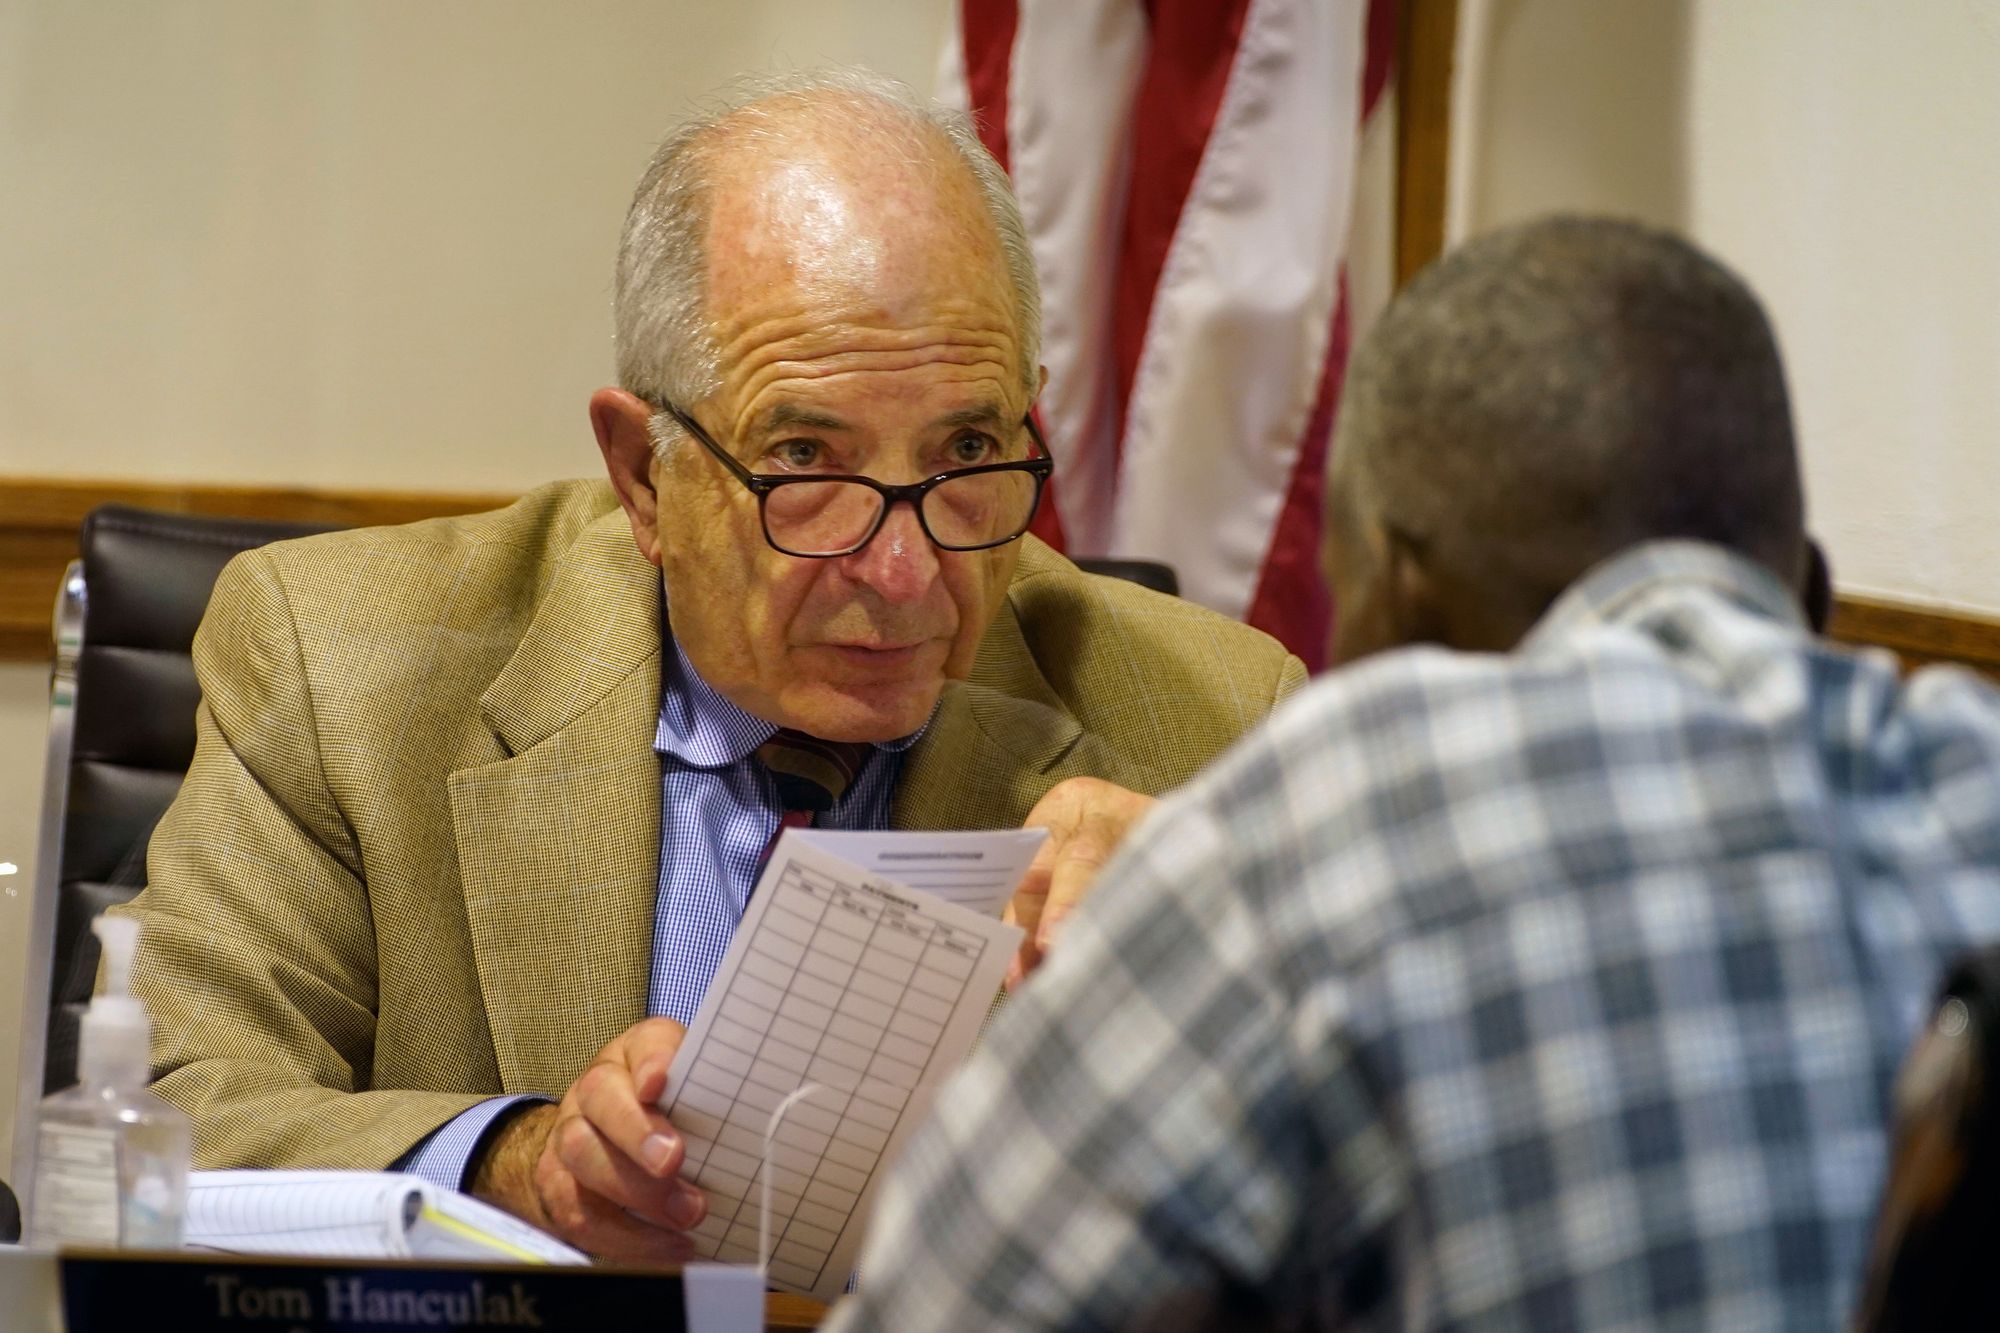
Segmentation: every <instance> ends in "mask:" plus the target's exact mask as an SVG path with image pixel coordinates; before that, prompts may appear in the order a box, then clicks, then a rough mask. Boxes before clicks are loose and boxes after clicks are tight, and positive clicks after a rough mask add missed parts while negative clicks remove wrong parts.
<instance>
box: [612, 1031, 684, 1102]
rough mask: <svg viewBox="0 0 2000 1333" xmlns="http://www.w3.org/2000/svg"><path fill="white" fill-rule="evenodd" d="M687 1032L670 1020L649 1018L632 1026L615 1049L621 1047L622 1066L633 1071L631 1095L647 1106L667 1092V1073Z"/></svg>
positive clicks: (678, 1052)
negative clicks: (623, 1064)
mask: <svg viewBox="0 0 2000 1333" xmlns="http://www.w3.org/2000/svg"><path fill="white" fill-rule="evenodd" d="M686 1038H687V1029H686V1028H684V1027H682V1026H681V1025H680V1024H679V1023H678V1022H676V1021H675V1020H674V1019H671V1018H648V1019H646V1020H644V1021H643V1022H639V1023H634V1024H633V1025H632V1026H631V1027H629V1028H627V1029H626V1030H625V1034H624V1035H623V1036H622V1037H620V1038H619V1039H618V1041H617V1042H615V1043H613V1044H614V1045H622V1047H623V1055H624V1062H625V1065H626V1067H627V1068H629V1069H630V1070H631V1071H632V1091H633V1095H634V1096H636V1097H637V1098H638V1099H639V1100H640V1101H642V1102H644V1103H645V1104H647V1105H648V1106H651V1105H653V1104H654V1103H656V1102H658V1101H659V1100H660V1098H661V1097H663V1096H665V1095H666V1091H667V1070H668V1069H669V1068H670V1067H671V1066H672V1065H673V1063H674V1057H675V1056H676V1055H678V1054H680V1049H681V1042H682V1041H684V1040H685V1039H686Z"/></svg>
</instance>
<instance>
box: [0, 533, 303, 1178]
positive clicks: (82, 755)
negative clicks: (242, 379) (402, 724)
mask: <svg viewBox="0 0 2000 1333" xmlns="http://www.w3.org/2000/svg"><path fill="white" fill-rule="evenodd" d="M323 531H326V528H325V527H324V526H316V525H308V524H300V523H270V522H259V521H254V520H249V519H235V518H211V517H202V516H195V515H187V514H161V513H154V512H151V511H149V510H144V509H133V508H129V507H126V506H122V505H106V506H104V507H102V508H100V509H98V510H96V511H94V512H93V513H92V514H91V515H90V517H89V518H87V519H85V520H84V524H83V531H82V534H81V537H80V542H79V549H80V552H81V554H80V556H79V558H78V559H77V560H76V561H74V562H72V563H71V565H70V569H69V572H68V574H67V575H66V576H65V577H64V580H63V587H62V590H61V593H60V595H59V597H58V599H57V604H56V641H57V642H56V665H55V671H54V674H53V678H52V681H51V686H50V692H49V693H50V713H49V753H48V768H47V773H46V780H45V785H44V789H43V795H42V826H41V840H40V845H39V847H38V849H37V854H36V871H35V890H34V894H35V897H34V902H33V903H32V904H31V907H30V913H29V931H30V940H29V954H28V975H27V977H26V978H25V983H26V987H27V989H26V995H25V999H26V1004H27V1012H26V1013H25V1014H24V1015H23V1022H22V1033H21V1038H22V1040H21V1064H20V1074H21V1079H20V1096H21V1108H20V1115H19V1118H18V1119H17V1121H16V1124H17V1126H18V1127H19V1135H20V1136H19V1138H18V1139H17V1151H16V1153H15V1159H14V1160H15V1163H16V1172H17V1173H20V1172H22V1171H24V1170H25V1164H26V1163H27V1161H28V1157H27V1153H28V1150H29V1147H30V1145H29V1144H28V1141H27V1137H26V1136H27V1134H28V1133H29V1128H28V1127H29V1125H30V1124H31V1123H32V1121H33V1114H32V1112H33V1109H34V1103H35V1101H36V1099H37V1098H38V1097H39V1096H40V1095H42V1094H45V1093H47V1092H53V1091H55V1090H57V1089H59V1088H64V1087H67V1086H69V1084H71V1083H73V1082H75V1080H76V1042H77V1032H78V1022H79V1020H80V1018H81V1016H82V1012H83V1008H84V1005H85V1004H86V1003H87V1002H88V1000H89V997H90V990H91V986H92V983H93V981H94V979H95V976H96V972H97V941H96V938H95V937H94V936H93V935H92V934H91V933H90V922H91V919H92V918H93V917H95V916H96V915H97V913H99V912H100V911H102V910H103V909H104V908H106V907H108V906H109V905H111V904H112V903H116V902H124V901H125V900H126V899H128V898H131V897H132V896H133V895H134V894H135V893H137V892H138V891H139V888H140V887H141V886H142V885H143V884H144V882H145V852H146V839H147V837H148V835H150V834H151V832H152V829H153V825H154V824H155V823H157V822H158V820H159V818H160V815H161V814H162V813H163V812H164V811H165V810H166V808H167V805H168V803H169V802H171V801H172V800H173V798H174V794H175V793H176V792H177V791H179V790H180V785H181V779H182V777H183V776H184V775H185V774H186V772H187V767H188V763H189V761H190V760H191V759H192V758H193V757H194V716H195V704H196V702H197V700H198V698H199V689H198V687H197V686H196V684H195V678H194V663H193V660H192V659H191V658H190V656H189V649H190V646H191V645H192V643H193V641H194V631H195V626H196V625H197V624H199V623H200V621H201V616H202V612H203V611H204V610H206V609H207V606H208V595H209V592H210V590H211V589H212V588H213V587H214V584H215V577H216V575H217V574H219V573H221V572H222V566H223V565H224V564H226V563H228V561H229V560H230V558H231V557H233V556H235V555H236V554H237V553H238V552H240V551H246V550H249V549H250V548H252V547H256V546H262V545H264V544H265V543H267V542H271V541H276V540H278V539H280V538H284V537H298V536H303V535H305V534H307V533H313V532H323ZM44 1004H46V1006H47V1013H46V1021H44V1017H43V1012H42V1006H43V1005H44Z"/></svg>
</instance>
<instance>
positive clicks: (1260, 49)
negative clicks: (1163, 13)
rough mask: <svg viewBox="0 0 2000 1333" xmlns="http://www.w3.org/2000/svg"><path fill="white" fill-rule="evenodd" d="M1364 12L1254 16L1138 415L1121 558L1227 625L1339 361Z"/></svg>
mask: <svg viewBox="0 0 2000 1333" xmlns="http://www.w3.org/2000/svg"><path fill="white" fill-rule="evenodd" d="M1364 12H1365V10H1364V6H1361V5H1356V4H1335V3H1312V2H1311V0H1254V2H1253V3H1252V4H1251V6H1250V9H1249V12H1248V14H1247V16H1246V18H1245V22H1244V28H1243V36H1242V39H1241V41H1240V43H1239V44H1238V47H1237V53H1236V60H1235V65H1234V68H1233V69H1232V70H1231V72H1230V77H1229V82H1228V86H1227V89H1226V91H1225V93H1224V95H1223V101H1222V106H1221V108H1220V111H1219V113H1218V115H1217V118H1216V123H1215V126H1214V128H1213V130H1212V131H1211V133H1210V136H1209V140H1208V145H1207V148H1206V150H1205V151H1204V153H1203V155H1202V160H1201V165H1200V167H1199V168H1198V169H1197V171H1196V174H1195V180H1194V185H1193V188H1192V189H1191V191H1190V192H1189V196H1188V200H1187V203H1186V204H1185V206H1184V207H1183V209H1182V212H1181V218H1180V223H1179V226H1178V228H1177V229H1176V231H1175V235H1174V240H1173V243H1172V246H1171V247H1170V249H1169V251H1168V255H1167V262H1166V266H1165V268H1164V270H1163V271H1162V273H1161V277H1160V282H1159V286H1158V288H1157V290H1156V292H1155V295H1154V299H1153V309H1152V316H1151V320H1150V322H1149V324H1148V327H1147V331H1146V340H1145V347H1144V351H1143V352H1142V353H1141V356H1140V361H1139V367H1138V373H1137V375H1136V376H1135V378H1134V381H1133V386H1132V395H1131V401H1130V402H1129V403H1128V405H1127V409H1126V423H1125V444H1124V457H1123V462H1122V467H1121V469H1120V471H1121V476H1120V484H1119V492H1118V498H1117V503H1116V507H1115V511H1114V512H1115V522H1114V527H1113V533H1112V544H1113V548H1114V549H1116V550H1117V551H1118V552H1119V553H1120V554H1123V555H1132V556H1138V557H1144V558H1152V559H1161V560H1167V561H1170V562H1171V563H1173V564H1174V565H1175V567H1176V568H1177V569H1178V570H1179V573H1180V578H1181V590H1182V592H1183V594H1184V595H1186V596H1188V597H1191V598H1193V599H1194V600H1196V601H1198V602H1202V603H1204V604H1206V605H1208V606H1211V607H1214V608H1215V609H1217V610H1219V611H1222V612H1224V613H1225V614H1228V615H1233V616H1238V617H1241V616H1242V615H1243V614H1244V613H1245V612H1246V611H1247V610H1248V609H1249V604H1250V599H1251V597H1252V596H1253V595H1254V594H1255V592H1256V587H1257V580H1258V575H1259V572H1260V571H1261V568H1262V566H1263V562H1264V557H1265V553H1266V551H1267V549H1268V547H1269V543H1270V538H1271V531H1272V527H1273V524H1274V522H1275V520H1276V516H1277V512H1278V509H1279V506H1280V505H1281V504H1282V503H1283V500H1284V496H1285V489H1286V486H1287V484H1288V482H1289V480H1290V476H1291V469H1292V464H1293V462H1294V460H1295V458H1296V457H1297V453H1298V447H1299V441H1300V438H1301V436H1302V434H1303V432H1304V430H1305V426H1306V421H1307V417H1308V415H1309V413H1310V412H1311V410H1312V404H1313V399H1314V396H1315V393H1316V391H1317V389H1318V385H1319V378H1320V371H1321V369H1322V366H1323V364H1324V358H1325V354H1326V343H1327V337H1328V331H1329V328H1330V325H1331V321H1332V315H1333V306H1334V301H1335V299H1336V294H1337V290H1338V278H1339V267H1340V256H1341V253H1342V251H1343V249H1344V245H1345V240H1346V232H1347V226H1348V219H1349V209H1350V203H1351V195H1352V187H1353V167H1354V150H1355V129H1356V125H1355V121H1356V117H1357V115H1358V112H1359V106H1360V80H1361V72H1362V24H1363V17H1364ZM1016 151H1017V152H1018V148H1017V150H1016ZM1197 534H1199V539H1198V540H1196V535H1197Z"/></svg>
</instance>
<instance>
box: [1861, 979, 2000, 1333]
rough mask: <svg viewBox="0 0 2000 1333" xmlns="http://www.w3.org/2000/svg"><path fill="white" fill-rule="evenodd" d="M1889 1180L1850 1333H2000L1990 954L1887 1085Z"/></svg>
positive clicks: (1948, 983) (1998, 1042) (1996, 1041)
mask: <svg viewBox="0 0 2000 1333" xmlns="http://www.w3.org/2000/svg"><path fill="white" fill-rule="evenodd" d="M1895 1101H1896V1108H1895V1109H1896V1123H1895V1130H1894V1136H1893V1140H1892V1151H1891V1156H1890V1160H1889V1170H1888V1179H1887V1181H1886V1183H1885V1184H1884V1186H1883V1189H1882V1204H1881V1209H1880V1212H1879V1214H1878V1216H1877V1218H1876V1223H1875V1238H1874V1243H1873V1245H1872V1246H1871V1251H1870V1255H1869V1263H1868V1270H1869V1271H1868V1279H1867V1283H1866V1286H1865V1288H1864V1289H1863V1291H1862V1294H1861V1301H1860V1304H1859V1307H1858V1309H1857V1313H1856V1317H1855V1322H1854V1326H1855V1328H1856V1329H1857V1330H1865V1331H1866V1333H1890V1330H1896V1331H1897V1333H1914V1331H1915V1330H1929V1329H1945V1328H1982V1329H1984V1328H2000V1274H1996V1272H1995V1270H1994V1265H1993V1259H1992V1249H1993V1237H1994V1235H1995V1234H1996V1231H2000V948H1989V949H1985V950H1981V951H1979V952H1977V953H1973V954H1970V955H1967V956H1966V957H1964V958H1962V959H1960V960H1959V961H1958V962H1957V963H1955V964H1954V965H1953V966H1952V968H1951V969H1950V971H1949V972H1947V973H1946V975H1945V981H1944V985H1943V987H1942V990H1941V992H1940V995H1939V999H1938V1006H1937V1009H1936V1011H1935V1012H1934V1013H1933V1015H1932V1017H1931V1023H1930V1026H1929V1027H1928V1028H1926V1029H1925V1031H1924V1033H1923V1035H1922V1036H1921V1037H1919V1038H1918V1040H1917V1043H1916V1045H1915V1047H1914V1048H1913V1049H1912V1050H1911V1052H1910V1056H1909V1059H1908V1060H1907V1061H1905V1062H1904V1065H1903V1070H1902V1073H1901V1075H1900V1076H1899V1077H1898V1079H1897V1080H1896V1098H1895Z"/></svg>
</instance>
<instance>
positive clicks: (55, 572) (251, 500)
mask: <svg viewBox="0 0 2000 1333" xmlns="http://www.w3.org/2000/svg"><path fill="white" fill-rule="evenodd" d="M514 498H515V497H513V496H511V495H491V494H463V495H453V494H443V493H439V494H428V493H412V492H400V491H348V490H332V489H324V490H322V489H316V488H310V487H270V486H206V485H193V484H183V483H156V482H143V481H76V480H60V479H54V478H38V477H5V478H0V661H13V662H35V661H39V662H46V661H48V660H49V657H50V652H51V645H50V628H49V626H50V620H51V617H52V614H53V611H54V608H55V600H56V587H57V585H58V584H59V583H60V582H61V580H62V572H63V569H64V568H65V567H66V566H67V565H68V564H69V562H70V561H71V560H72V559H74V558H75V556H76V533H77V529H78V528H79V527H81V526H82V525H83V519H84V515H86V514H88V513H89V512H90V511H91V510H93V509H95V508H97V506H99V505H101V504H128V505H139V506H141V507H143V508H146V509H163V510H167V511H169V512H171V513H178V514H226V515H232V516H234V517H237V518H266V519H284V520H289V521H292V522H298V523H327V524H337V525H340V526H343V527H356V528H359V527H368V526H371V525H373V524H378V523H408V522H412V521H413V520H416V519H420V518H435V517H437V516H438V515H440V514H470V513H476V512H477V511H479V510H481V509H494V508H497V507H498V506H500V505H504V504H507V503H508V502H510V501H511V500H513V499H514Z"/></svg>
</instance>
